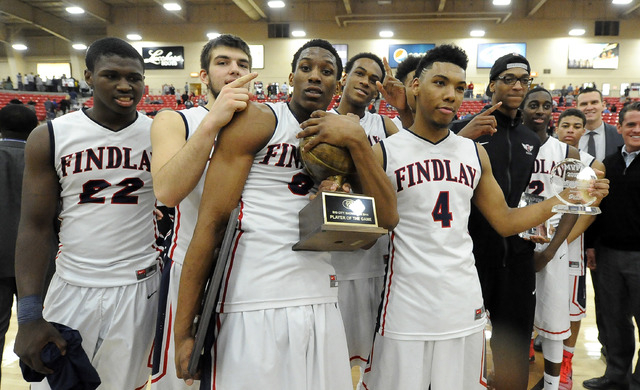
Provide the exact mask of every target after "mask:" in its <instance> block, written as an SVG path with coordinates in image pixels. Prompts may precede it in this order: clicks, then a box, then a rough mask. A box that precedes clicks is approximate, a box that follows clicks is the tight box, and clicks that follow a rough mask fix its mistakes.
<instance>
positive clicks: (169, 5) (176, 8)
mask: <svg viewBox="0 0 640 390" xmlns="http://www.w3.org/2000/svg"><path fill="white" fill-rule="evenodd" d="M162 6H163V7H164V9H166V10H167V11H180V10H181V9H182V7H181V6H180V4H178V3H164V4H162Z"/></svg>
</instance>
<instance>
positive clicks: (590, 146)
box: [587, 131, 596, 157]
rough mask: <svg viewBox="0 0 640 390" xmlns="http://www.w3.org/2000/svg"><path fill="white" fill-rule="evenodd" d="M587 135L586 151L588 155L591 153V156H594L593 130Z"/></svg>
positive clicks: (594, 133)
mask: <svg viewBox="0 0 640 390" xmlns="http://www.w3.org/2000/svg"><path fill="white" fill-rule="evenodd" d="M587 135H588V136H589V139H588V140H587V153H589V154H590V155H592V156H593V157H595V156H596V141H595V140H594V139H593V136H594V135H596V132H595V131H590V132H588V133H587Z"/></svg>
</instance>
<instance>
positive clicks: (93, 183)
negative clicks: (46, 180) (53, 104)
mask: <svg viewBox="0 0 640 390" xmlns="http://www.w3.org/2000/svg"><path fill="white" fill-rule="evenodd" d="M48 125H49V135H50V140H51V151H52V153H53V161H52V162H53V165H54V167H55V170H56V173H57V174H58V180H59V182H60V191H61V192H60V196H61V200H62V211H61V213H60V219H61V221H62V223H61V227H60V248H59V251H58V257H57V260H56V272H57V273H58V275H60V277H62V278H63V279H64V280H65V281H67V282H69V283H71V284H73V285H78V286H87V287H110V286H120V285H126V284H132V283H135V282H136V281H138V280H141V279H144V278H145V277H147V276H149V275H150V274H151V273H152V272H155V270H156V268H155V266H156V264H157V263H156V259H157V257H158V253H157V251H156V247H155V233H156V231H155V222H154V215H153V211H154V206H155V196H154V194H153V187H152V180H151V139H150V129H151V119H149V118H148V117H146V116H144V115H138V117H137V119H136V120H135V121H134V122H133V123H131V124H130V125H129V126H127V127H125V128H124V129H122V130H120V131H112V130H110V129H108V128H105V127H103V126H102V125H100V124H98V123H97V122H95V121H93V120H92V119H91V118H89V117H88V116H87V115H86V114H85V113H84V111H76V112H73V113H70V114H67V115H64V116H62V117H60V118H57V119H54V120H53V121H50V122H48Z"/></svg>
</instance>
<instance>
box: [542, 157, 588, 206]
mask: <svg viewBox="0 0 640 390" xmlns="http://www.w3.org/2000/svg"><path fill="white" fill-rule="evenodd" d="M597 178H598V177H597V176H596V173H595V172H594V171H593V169H591V168H590V167H588V166H586V165H585V164H584V163H583V162H582V161H580V160H576V159H574V158H567V159H565V160H562V161H561V162H560V163H559V164H558V165H556V166H555V167H553V169H552V170H551V191H552V192H553V193H554V194H555V196H556V197H557V198H558V199H560V200H561V201H562V203H563V204H559V205H556V206H553V209H551V211H553V212H554V213H563V214H564V213H569V214H588V215H595V214H600V208H598V207H592V206H591V204H592V203H593V202H595V201H596V199H597V198H596V197H595V196H592V195H590V194H589V191H588V190H589V186H590V185H591V183H593V181H595V180H596V179H597Z"/></svg>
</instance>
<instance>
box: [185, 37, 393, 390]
mask: <svg viewBox="0 0 640 390" xmlns="http://www.w3.org/2000/svg"><path fill="white" fill-rule="evenodd" d="M341 74H342V65H341V63H340V59H339V57H338V54H337V53H336V51H335V49H334V48H333V46H332V45H331V44H330V43H329V42H327V41H324V40H319V39H315V40H311V41H309V42H307V43H305V44H304V45H303V46H302V47H301V48H300V49H299V50H298V51H297V52H296V53H295V55H294V57H293V62H292V73H291V74H290V75H289V85H293V87H294V89H293V95H292V99H291V101H290V102H289V103H285V102H280V103H274V104H266V105H265V104H253V103H250V104H249V105H248V107H247V108H246V109H245V110H244V111H241V112H239V113H237V114H236V116H235V118H234V119H233V121H231V123H230V124H229V125H228V126H227V127H226V128H225V129H224V130H223V131H221V132H220V134H219V135H218V141H217V143H216V151H215V153H214V154H213V157H212V160H211V163H210V166H209V168H208V170H207V174H206V180H205V186H204V191H203V196H202V202H201V204H200V208H199V212H198V221H197V224H196V229H195V232H194V235H193V239H192V241H191V243H190V245H189V248H188V250H187V254H186V257H185V260H184V264H183V270H182V275H181V279H180V288H179V296H178V309H177V313H176V321H175V342H176V371H177V374H178V376H179V377H181V378H183V379H185V381H186V382H187V383H191V382H192V380H193V379H194V378H191V376H190V374H189V373H188V371H187V366H188V361H189V358H190V355H191V351H192V349H193V344H194V339H193V337H192V336H191V326H192V323H193V319H194V317H195V316H196V314H197V312H198V310H199V306H200V297H201V296H202V291H203V289H204V283H205V281H206V275H208V274H209V271H210V269H211V266H212V265H213V264H212V261H211V259H212V255H213V251H214V248H215V247H216V246H217V244H219V243H220V241H221V240H222V236H221V233H222V232H223V231H224V230H225V226H226V223H227V220H228V217H229V214H230V212H231V211H232V210H233V209H234V208H235V207H236V206H238V202H240V207H241V217H240V229H239V232H238V233H237V234H236V236H235V237H234V247H233V248H234V249H233V251H232V253H231V255H230V258H229V260H228V264H227V267H226V270H225V277H224V279H223V284H222V286H221V290H220V292H221V293H220V300H219V302H218V307H217V310H218V312H219V313H220V316H219V318H218V323H217V325H218V326H217V329H216V332H217V338H216V341H215V344H214V346H213V348H212V350H211V354H212V361H213V364H212V366H211V367H205V368H204V369H207V368H208V369H209V370H210V371H211V372H210V373H206V372H203V373H202V379H201V380H202V382H205V381H209V382H210V383H211V386H212V387H215V388H221V389H234V390H243V389H255V388H257V387H263V386H265V384H268V387H269V388H273V389H283V390H287V389H291V390H300V389H309V390H311V389H318V390H320V389H338V390H346V389H351V388H352V380H351V375H350V369H349V360H348V352H347V345H346V338H345V334H344V326H343V324H342V319H341V317H340V312H339V310H338V308H337V305H336V303H337V286H336V283H335V271H334V269H333V267H332V266H331V263H330V255H329V253H327V252H310V251H292V250H291V247H292V245H293V244H295V242H297V241H298V239H299V232H298V211H299V210H300V209H302V207H304V206H305V205H306V204H307V203H308V197H307V195H309V193H310V191H311V190H312V189H313V186H314V185H313V181H312V179H311V178H310V177H309V176H308V175H307V174H306V173H305V172H304V170H303V167H302V163H301V161H300V160H299V159H298V154H297V152H298V151H297V145H298V139H297V138H296V134H297V133H298V131H299V130H300V122H301V121H304V120H306V119H308V118H309V117H310V115H311V113H312V112H314V111H316V110H322V113H323V114H325V115H330V116H332V117H335V118H337V119H338V120H339V121H340V122H341V124H342V126H340V128H337V129H335V130H336V131H337V132H338V133H339V135H340V136H339V137H336V138H335V139H331V140H326V141H327V142H329V143H333V144H337V146H344V147H346V148H348V149H349V151H350V153H351V155H352V157H353V159H354V162H355V165H356V167H357V169H358V172H359V174H360V181H361V183H362V186H363V190H364V193H365V194H368V195H371V196H374V197H375V199H376V206H377V213H378V218H379V221H380V225H381V226H383V227H386V228H393V226H394V225H395V223H396V222H397V213H396V203H395V194H394V193H393V190H392V188H391V185H390V183H389V181H388V180H387V178H386V177H385V175H384V172H383V171H382V170H381V169H380V167H379V165H377V164H376V162H375V159H374V156H373V153H372V151H371V146H370V145H369V142H368V140H367V138H366V135H365V133H364V131H363V129H362V127H361V126H360V125H359V124H358V122H357V121H356V120H352V119H351V118H349V117H345V116H341V115H331V114H327V113H326V112H325V110H326V109H327V106H328V105H329V103H330V101H331V99H332V96H333V92H334V91H335V89H336V85H337V82H338V79H339V78H340V75H341Z"/></svg>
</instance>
